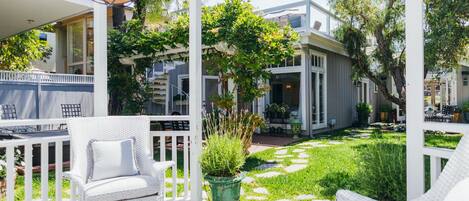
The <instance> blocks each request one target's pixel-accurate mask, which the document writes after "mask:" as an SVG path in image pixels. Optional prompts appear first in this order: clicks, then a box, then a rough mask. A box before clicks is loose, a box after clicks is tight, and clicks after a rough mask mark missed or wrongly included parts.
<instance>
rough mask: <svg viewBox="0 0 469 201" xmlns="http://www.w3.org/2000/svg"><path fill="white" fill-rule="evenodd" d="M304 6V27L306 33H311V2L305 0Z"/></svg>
mask: <svg viewBox="0 0 469 201" xmlns="http://www.w3.org/2000/svg"><path fill="white" fill-rule="evenodd" d="M305 1H306V3H305V6H306V19H305V26H306V33H309V32H311V0H305Z"/></svg>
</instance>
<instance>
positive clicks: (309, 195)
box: [296, 194, 314, 200]
mask: <svg viewBox="0 0 469 201" xmlns="http://www.w3.org/2000/svg"><path fill="white" fill-rule="evenodd" d="M312 199H314V195H311V194H304V195H299V196H296V200H312Z"/></svg>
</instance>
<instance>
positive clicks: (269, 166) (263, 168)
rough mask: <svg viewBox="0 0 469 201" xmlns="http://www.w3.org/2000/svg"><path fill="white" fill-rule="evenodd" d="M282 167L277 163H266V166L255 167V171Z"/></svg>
mask: <svg viewBox="0 0 469 201" xmlns="http://www.w3.org/2000/svg"><path fill="white" fill-rule="evenodd" d="M281 167H283V165H282V164H278V163H266V164H262V165H259V166H257V167H256V169H257V170H266V169H269V168H281Z"/></svg>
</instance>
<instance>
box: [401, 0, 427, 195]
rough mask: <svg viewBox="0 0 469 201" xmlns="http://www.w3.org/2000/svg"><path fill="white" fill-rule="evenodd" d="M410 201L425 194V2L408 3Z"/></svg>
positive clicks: (408, 172) (408, 177) (408, 190)
mask: <svg viewBox="0 0 469 201" xmlns="http://www.w3.org/2000/svg"><path fill="white" fill-rule="evenodd" d="M405 8H406V10H405V22H406V27H405V30H406V32H405V36H406V44H405V45H406V79H407V83H406V84H407V86H406V89H407V91H406V95H407V98H406V107H407V108H406V109H407V112H406V114H407V118H406V120H407V149H406V150H407V151H406V152H407V163H406V164H407V200H412V199H415V198H417V197H419V196H420V195H422V194H423V193H424V186H425V185H424V172H425V171H424V157H423V148H424V111H423V110H424V108H423V107H424V103H423V100H424V97H423V96H424V94H423V90H424V80H423V76H424V55H423V54H424V52H423V50H424V43H423V40H424V35H423V0H406V5H405Z"/></svg>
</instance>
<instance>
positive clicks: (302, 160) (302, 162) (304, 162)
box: [291, 159, 308, 164]
mask: <svg viewBox="0 0 469 201" xmlns="http://www.w3.org/2000/svg"><path fill="white" fill-rule="evenodd" d="M291 162H292V163H299V164H306V163H308V160H306V159H292V160H291Z"/></svg>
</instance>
